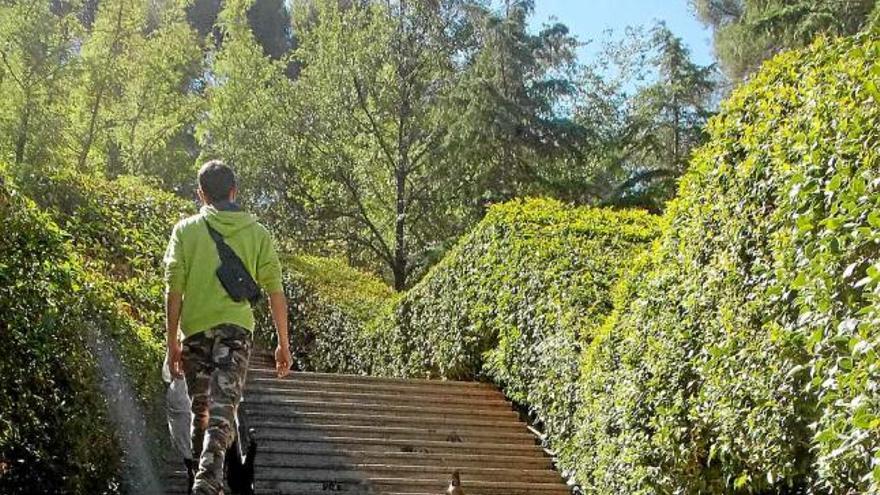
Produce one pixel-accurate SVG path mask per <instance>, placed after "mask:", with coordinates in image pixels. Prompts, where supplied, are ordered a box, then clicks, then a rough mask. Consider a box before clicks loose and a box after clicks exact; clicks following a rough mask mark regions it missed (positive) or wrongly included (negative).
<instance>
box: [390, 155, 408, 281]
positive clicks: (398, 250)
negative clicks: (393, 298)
mask: <svg viewBox="0 0 880 495" xmlns="http://www.w3.org/2000/svg"><path fill="white" fill-rule="evenodd" d="M395 176H396V177H395V179H396V183H397V184H396V185H397V187H396V194H397V210H396V211H397V217H396V218H395V219H394V267H393V271H394V289H395V290H398V291H402V290H404V289H406V270H407V266H406V237H405V236H406V196H405V194H406V169H405V168H404V167H397V170H396V171H395Z"/></svg>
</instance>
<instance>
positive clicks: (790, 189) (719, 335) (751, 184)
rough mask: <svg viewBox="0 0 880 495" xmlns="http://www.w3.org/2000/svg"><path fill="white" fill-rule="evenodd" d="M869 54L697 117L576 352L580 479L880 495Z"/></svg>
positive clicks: (868, 44) (879, 195)
mask: <svg viewBox="0 0 880 495" xmlns="http://www.w3.org/2000/svg"><path fill="white" fill-rule="evenodd" d="M878 54H880V42H878V40H877V38H876V37H875V36H862V37H859V38H856V39H854V40H847V41H842V42H837V43H833V44H829V43H828V42H818V43H817V44H815V45H813V46H812V47H811V48H810V49H809V50H806V51H803V52H791V53H786V54H783V55H781V56H779V57H777V58H776V59H774V60H773V61H772V62H770V63H768V64H767V65H766V66H765V67H764V69H763V70H762V71H761V72H759V73H758V74H757V75H756V77H755V78H754V80H753V81H751V82H750V83H749V84H748V85H746V86H745V87H743V88H741V89H739V90H737V91H736V92H735V93H734V95H733V96H732V97H731V99H730V100H729V101H727V102H726V104H725V105H724V109H723V111H722V113H721V115H720V116H719V117H718V118H716V119H715V120H714V121H713V122H712V124H711V126H710V133H711V141H710V143H709V144H708V145H707V146H706V147H704V148H703V149H702V150H701V151H700V152H699V153H698V155H697V158H696V159H695V160H694V162H693V166H692V170H691V172H690V173H689V174H688V175H687V176H686V177H685V179H684V181H683V183H682V186H681V190H680V192H679V198H678V199H677V200H675V201H674V202H673V204H672V205H671V206H670V209H669V212H668V214H667V217H666V222H667V223H668V227H667V229H666V230H665V231H664V234H663V236H662V237H661V238H660V240H659V243H658V245H657V247H656V249H654V251H653V252H652V253H651V255H650V256H649V257H648V258H647V259H645V260H644V261H643V262H642V263H641V266H640V268H639V269H638V270H637V271H636V272H635V273H634V275H633V276H632V277H630V278H629V282H628V283H627V284H626V285H625V286H624V287H622V288H620V289H619V293H618V298H617V302H616V305H615V312H614V316H613V317H612V318H611V319H610V320H609V321H608V322H607V323H606V325H605V326H604V329H603V332H602V333H601V334H600V335H601V337H600V338H598V339H597V340H596V341H595V342H594V344H593V346H592V347H591V349H590V351H589V352H588V353H587V354H586V356H585V360H584V368H583V376H584V377H586V378H587V380H586V381H585V384H584V387H585V388H584V396H585V407H584V409H583V410H582V411H581V413H582V418H583V420H582V421H581V422H580V425H581V433H580V434H581V437H582V441H581V442H580V444H581V446H582V447H583V449H584V450H583V452H582V453H581V454H580V456H579V463H578V473H579V478H580V479H581V480H583V482H584V484H585V486H587V487H591V488H594V489H596V490H597V491H599V492H601V493H621V492H626V493H657V492H661V493H670V492H688V493H694V492H704V493H705V492H712V493H720V492H732V491H751V492H774V493H778V492H784V491H787V490H788V491H805V490H813V491H816V492H820V493H866V492H870V491H876V490H877V489H878V487H880V469H878V468H877V466H878V458H877V455H878V448H880V445H878V438H880V436H878V435H877V432H878V430H877V428H878V426H880V419H878V414H880V403H878V396H877V386H878V383H880V382H878V380H880V375H878V367H877V366H878V362H877V352H876V349H877V344H878V338H880V334H878V328H880V327H878V325H877V323H878V320H877V312H878V309H880V306H878V282H880V271H878V266H877V263H878V259H880V243H878V241H880V218H878V216H877V215H878V213H877V212H878V206H880V189H878V186H880V182H878V177H880V166H878V164H880V162H878V158H877V148H878V144H880V143H878V135H877V133H876V129H877V127H878V124H880V106H878V101H880V92H878V91H877V87H876V81H877V76H878V74H880V67H878V65H877V56H878Z"/></svg>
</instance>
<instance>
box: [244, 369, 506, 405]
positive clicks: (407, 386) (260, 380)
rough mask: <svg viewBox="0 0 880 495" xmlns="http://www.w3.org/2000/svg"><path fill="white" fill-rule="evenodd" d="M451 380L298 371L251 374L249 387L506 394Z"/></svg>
mask: <svg viewBox="0 0 880 495" xmlns="http://www.w3.org/2000/svg"><path fill="white" fill-rule="evenodd" d="M448 383H449V382H442V381H440V380H434V381H431V382H423V383H386V382H372V383H371V382H368V381H357V382H352V381H349V380H345V379H340V380H333V381H331V380H315V379H312V378H311V377H310V376H308V375H306V374H301V373H294V374H292V375H289V376H288V377H286V378H277V377H275V376H274V375H271V376H268V377H266V376H250V377H248V383H247V389H248V390H262V389H279V388H282V389H287V390H327V391H341V392H351V391H355V392H360V393H367V392H379V393H386V394H387V393H395V394H409V393H438V394H455V395H456V396H461V397H479V398H491V399H499V400H505V398H504V395H503V394H502V393H501V392H499V391H498V390H494V389H491V388H483V387H455V386H452V387H450V386H449V384H448Z"/></svg>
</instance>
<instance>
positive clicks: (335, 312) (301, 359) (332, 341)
mask: <svg viewBox="0 0 880 495" xmlns="http://www.w3.org/2000/svg"><path fill="white" fill-rule="evenodd" d="M282 264H283V268H284V270H283V275H284V291H285V293H286V295H287V297H288V299H289V301H288V302H289V307H290V311H289V318H290V338H291V352H292V353H293V356H294V362H295V367H296V369H299V370H310V371H322V372H349V373H363V372H364V371H365V368H366V367H365V363H364V359H365V356H364V353H363V351H362V347H363V345H364V343H365V340H364V335H363V330H364V328H365V326H366V324H367V322H368V321H370V320H371V319H373V318H374V317H375V316H376V315H377V314H378V312H379V310H380V308H382V306H383V305H384V304H385V301H386V300H388V299H389V298H391V295H392V290H391V289H390V288H389V287H388V285H387V284H386V283H385V282H383V281H382V280H381V279H379V278H378V277H375V276H373V275H369V274H366V273H363V272H361V271H359V270H357V269H354V268H351V267H349V266H348V265H347V264H346V263H345V262H343V261H340V260H337V259H333V258H322V257H316V256H290V257H287V258H286V259H283V260H282ZM257 338H258V339H259V340H260V341H262V342H263V343H264V344H265V345H266V347H267V348H274V345H275V343H276V338H275V329H274V327H273V326H272V322H271V320H270V319H269V314H268V311H266V308H264V307H261V310H260V313H259V318H258V327H257Z"/></svg>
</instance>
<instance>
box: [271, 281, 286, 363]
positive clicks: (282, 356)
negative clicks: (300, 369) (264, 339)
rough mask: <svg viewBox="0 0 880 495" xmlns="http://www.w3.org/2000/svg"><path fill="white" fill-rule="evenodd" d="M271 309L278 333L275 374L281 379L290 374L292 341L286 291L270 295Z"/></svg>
mask: <svg viewBox="0 0 880 495" xmlns="http://www.w3.org/2000/svg"><path fill="white" fill-rule="evenodd" d="M269 309H270V310H271V311H272V320H274V321H275V331H276V332H277V333H278V347H276V348H275V372H276V373H277V374H278V377H279V378H283V377H285V376H287V375H288V373H290V341H289V340H288V336H287V298H286V297H284V291H283V290H282V291H277V292H273V293H271V294H269Z"/></svg>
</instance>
